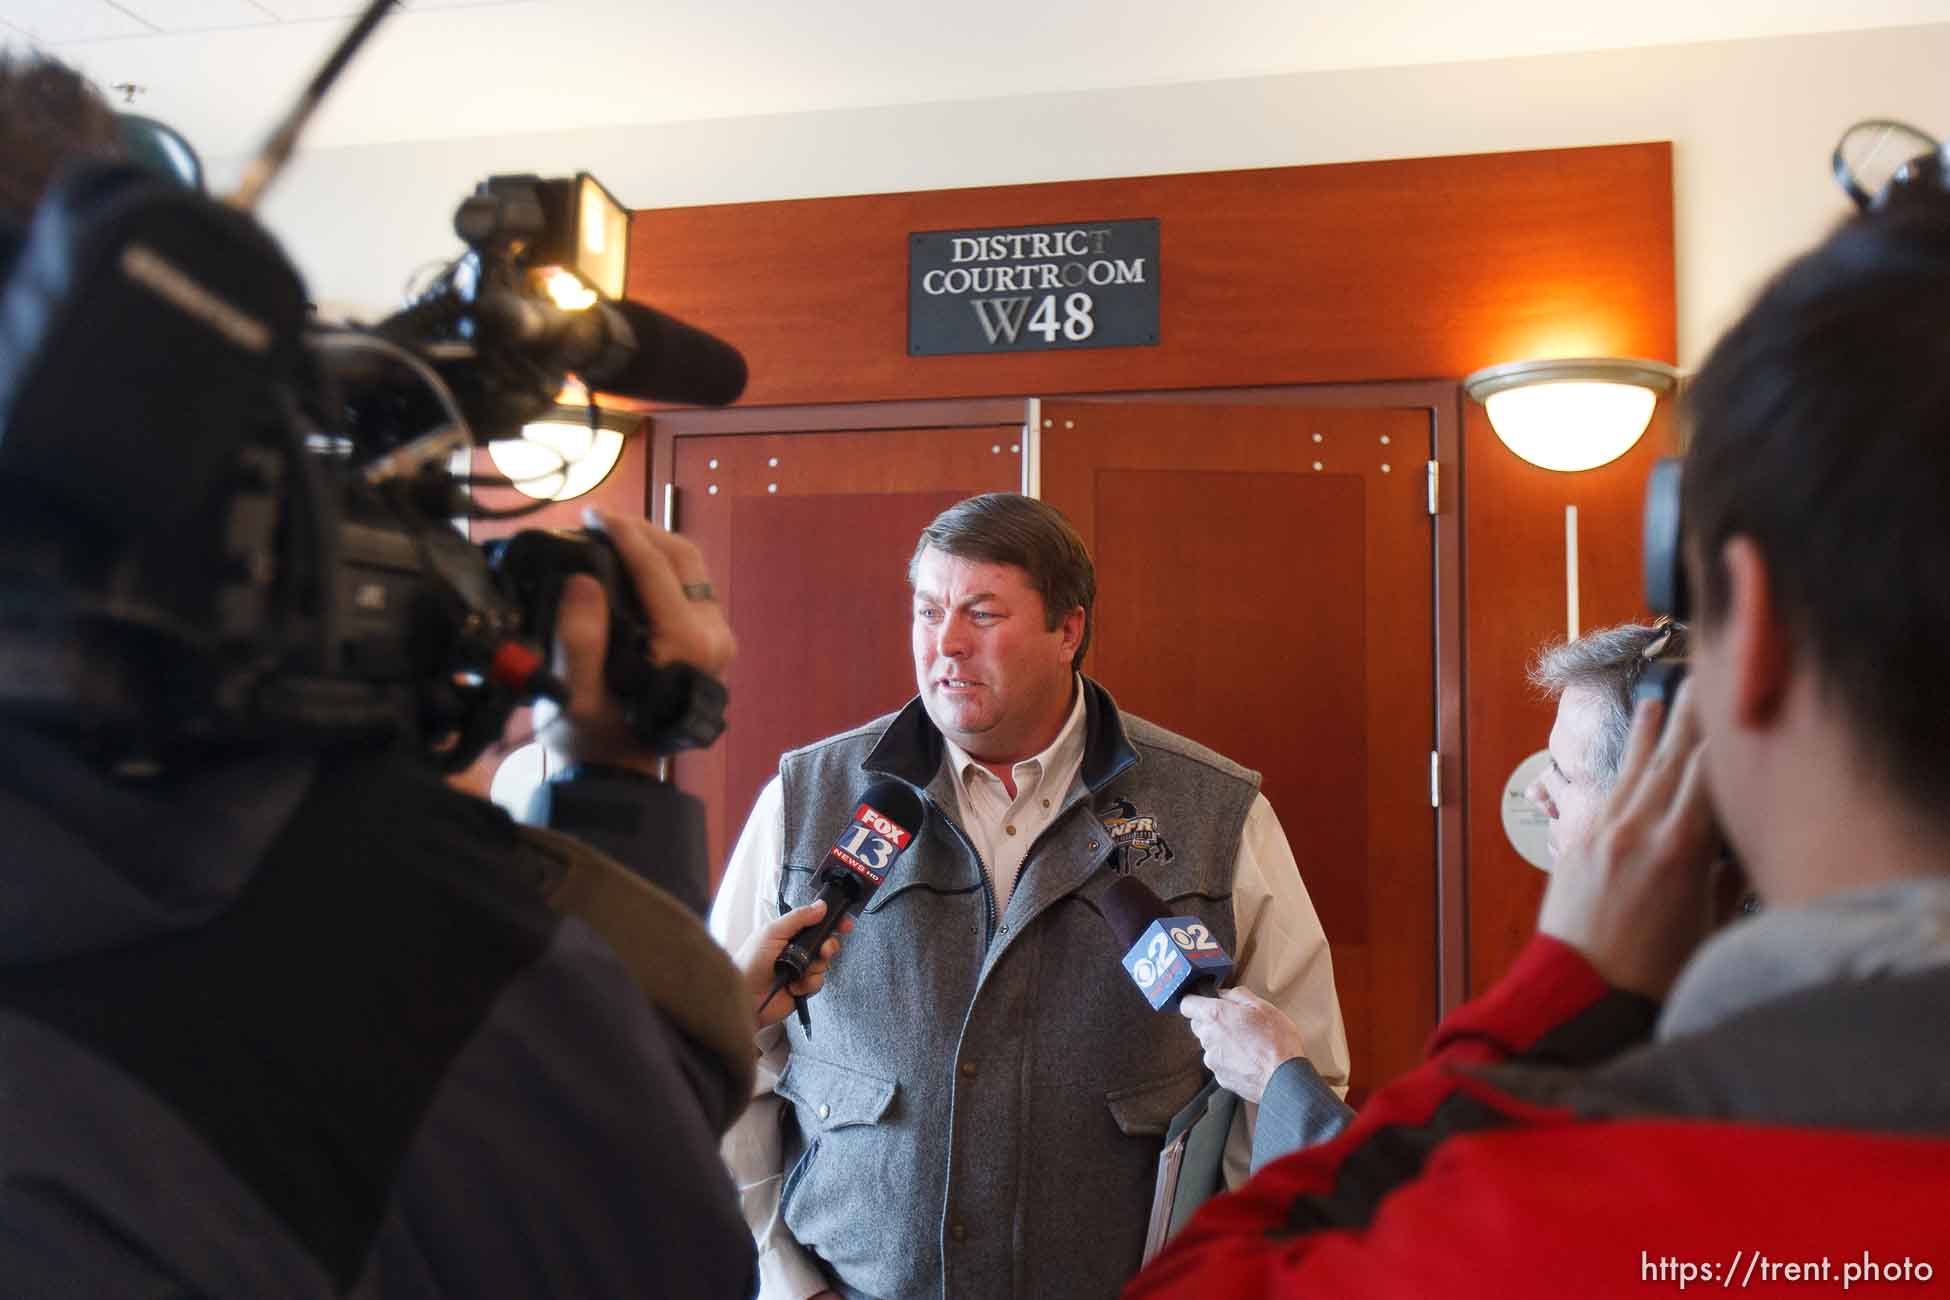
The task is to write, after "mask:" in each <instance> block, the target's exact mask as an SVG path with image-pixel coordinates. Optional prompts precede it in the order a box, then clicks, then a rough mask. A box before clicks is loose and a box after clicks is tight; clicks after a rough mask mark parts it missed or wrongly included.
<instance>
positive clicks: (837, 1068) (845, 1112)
mask: <svg viewBox="0 0 1950 1300" xmlns="http://www.w3.org/2000/svg"><path fill="white" fill-rule="evenodd" d="M778 1094H779V1096H781V1097H784V1098H785V1099H786V1100H787V1101H789V1102H791V1103H792V1104H793V1105H794V1106H795V1107H797V1109H798V1114H799V1127H800V1130H801V1131H802V1132H804V1133H805V1135H806V1137H807V1139H808V1140H809V1141H810V1140H811V1139H812V1138H814V1137H816V1136H817V1135H819V1134H821V1133H827V1132H830V1131H832V1130H833V1129H836V1128H845V1127H846V1126H847V1125H849V1124H877V1123H879V1122H880V1117H881V1116H882V1115H885V1114H886V1113H887V1108H888V1107H889V1106H891V1105H892V1104H893V1102H894V1081H893V1080H892V1079H883V1078H881V1077H880V1076H879V1075H874V1074H868V1073H867V1072H866V1071H864V1070H856V1069H854V1068H853V1067H852V1066H849V1065H836V1064H834V1063H833V1062H831V1061H822V1060H820V1059H819V1058H818V1057H816V1056H802V1055H799V1054H797V1053H795V1054H794V1055H793V1056H792V1058H791V1059H790V1060H788V1061H787V1062H786V1065H785V1072H784V1073H783V1074H781V1075H779V1082H778Z"/></svg>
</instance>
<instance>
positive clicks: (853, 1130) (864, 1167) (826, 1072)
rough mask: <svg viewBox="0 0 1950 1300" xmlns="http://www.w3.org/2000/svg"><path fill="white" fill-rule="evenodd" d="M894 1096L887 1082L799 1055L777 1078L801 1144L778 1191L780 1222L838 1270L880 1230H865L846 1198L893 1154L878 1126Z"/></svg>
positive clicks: (866, 1251)
mask: <svg viewBox="0 0 1950 1300" xmlns="http://www.w3.org/2000/svg"><path fill="white" fill-rule="evenodd" d="M896 1090H897V1088H896V1085H895V1083H894V1081H893V1080H892V1079H883V1078H881V1077H880V1076H878V1075H873V1074H868V1073H866V1072H865V1071H863V1070H856V1069H853V1068H852V1067H850V1066H845V1065H836V1064H834V1063H833V1062H831V1061H822V1060H820V1059H819V1058H818V1057H816V1056H804V1055H800V1054H798V1053H794V1054H793V1056H792V1057H791V1059H790V1060H788V1061H787V1062H786V1066H785V1070H784V1072H783V1073H781V1074H780V1075H779V1081H778V1083H777V1085H776V1091H777V1092H778V1094H779V1096H781V1097H783V1098H785V1099H786V1100H787V1101H789V1102H791V1103H792V1107H793V1114H794V1116H795V1117H796V1118H797V1120H798V1123H799V1132H800V1135H801V1137H802V1138H803V1139H804V1142H805V1146H804V1148H803V1149H802V1150H801V1151H800V1153H799V1159H798V1161H797V1162H796V1163H795V1164H794V1165H793V1166H792V1168H791V1169H790V1170H789V1171H788V1172H787V1173H786V1176H785V1182H784V1183H783V1184H782V1185H781V1186H780V1188H779V1216H780V1217H781V1218H782V1219H783V1220H784V1221H785V1225H786V1227H787V1228H788V1229H789V1230H790V1231H791V1233H792V1235H793V1236H794V1237H797V1238H798V1239H799V1241H800V1243H801V1244H803V1245H806V1246H810V1247H812V1248H814V1249H816V1250H817V1251H818V1252H819V1253H820V1254H821V1255H822V1256H824V1257H825V1258H826V1259H827V1260H828V1261H829V1262H832V1263H833V1264H835V1265H836V1266H839V1265H842V1264H844V1263H845V1262H847V1261H849V1260H853V1259H855V1257H862V1258H866V1257H871V1254H872V1247H873V1240H872V1238H873V1234H874V1232H875V1231H878V1226H875V1227H874V1228H872V1229H871V1230H870V1229H869V1228H868V1226H867V1225H865V1223H864V1222H863V1220H862V1219H861V1217H860V1216H859V1214H858V1213H857V1212H856V1211H857V1202H856V1200H855V1199H854V1197H853V1196H852V1194H851V1193H852V1192H854V1191H857V1189H858V1185H860V1184H861V1183H862V1181H863V1179H864V1180H866V1181H868V1182H872V1181H874V1179H873V1177H872V1175H870V1174H868V1173H867V1172H866V1171H868V1170H871V1169H873V1168H876V1167H878V1166H879V1165H881V1164H883V1163H885V1162H887V1161H889V1160H890V1159H893V1158H894V1156H895V1153H894V1152H893V1151H892V1150H891V1149H890V1147H889V1144H888V1140H887V1137H886V1135H885V1134H883V1133H881V1132H880V1131H879V1130H878V1129H877V1128H876V1126H877V1125H878V1124H879V1123H880V1122H881V1120H882V1119H883V1118H884V1117H885V1116H886V1114H887V1110H888V1108H889V1107H890V1106H892V1105H893V1104H894V1093H895V1092H896Z"/></svg>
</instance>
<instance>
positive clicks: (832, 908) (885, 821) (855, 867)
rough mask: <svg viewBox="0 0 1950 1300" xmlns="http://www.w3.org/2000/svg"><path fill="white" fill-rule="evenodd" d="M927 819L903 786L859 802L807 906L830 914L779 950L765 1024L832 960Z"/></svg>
mask: <svg viewBox="0 0 1950 1300" xmlns="http://www.w3.org/2000/svg"><path fill="white" fill-rule="evenodd" d="M924 815H925V812H924V810H923V808H922V806H921V797H920V796H919V795H917V794H915V793H914V791H913V790H912V789H911V788H909V787H908V786H905V785H903V784H901V783H900V782H899V781H890V780H880V781H875V782H874V783H873V784H872V785H870V786H868V787H867V788H866V790H865V791H864V792H863V793H862V794H861V795H860V797H859V799H858V800H856V801H855V802H854V806H853V818H852V820H851V821H850V822H848V824H847V826H846V829H844V830H842V831H841V832H840V835H839V838H838V839H837V840H835V841H834V842H833V847H832V848H830V849H828V850H827V851H826V861H825V862H823V863H821V864H820V867H819V870H818V871H817V872H816V873H815V874H814V876H813V886H814V888H816V889H817V890H818V891H819V893H818V897H817V898H815V899H814V900H813V904H809V905H808V906H809V907H810V906H812V905H817V904H824V906H825V910H824V911H823V912H821V913H819V914H818V919H817V920H814V921H813V922H812V923H811V924H809V925H806V926H805V927H804V928H802V929H800V930H799V932H798V933H796V934H794V935H793V936H792V937H791V938H790V939H789V940H788V941H787V942H786V944H785V946H784V947H783V948H781V949H780V950H779V954H778V957H777V958H776V960H775V961H774V963H773V967H772V970H773V974H774V975H775V976H776V979H775V980H774V982H773V984H772V987H771V991H770V992H769V993H767V994H766V998H765V1001H764V1002H762V1003H760V1004H759V1017H760V1019H761V1021H763V1019H764V1017H765V1014H766V1008H767V1007H768V1006H769V1005H770V1003H771V1001H772V999H773V998H774V997H776V996H777V994H778V992H779V990H780V989H783V988H793V987H794V986H795V985H796V984H797V983H799V982H802V981H804V980H806V979H807V977H808V975H809V973H810V972H811V971H812V968H813V966H814V965H815V963H817V962H819V960H820V958H821V957H822V956H823V955H824V956H830V954H829V953H827V950H826V946H827V943H828V941H829V939H830V938H831V936H832V935H833V933H834V931H836V930H839V929H840V928H841V925H842V923H843V922H845V921H846V920H847V919H848V917H849V916H850V915H851V914H852V913H854V912H857V911H858V910H859V909H860V908H861V907H862V906H863V905H864V904H865V903H866V901H867V899H869V898H871V897H872V896H873V892H874V891H875V890H876V889H879V888H880V884H881V882H882V881H884V880H885V879H887V873H888V872H889V871H891V870H892V869H893V866H894V862H895V860H896V859H897V858H899V857H900V855H901V854H902V853H904V852H905V851H906V850H907V846H908V845H910V844H912V843H913V842H914V837H915V835H916V834H918V833H919V832H920V829H921V821H922V818H923V816H924ZM799 910H800V911H806V910H807V909H805V908H802V909H799ZM783 919H784V918H781V921H783ZM835 951H837V950H835ZM823 969H824V968H823V967H822V968H821V970H822V972H823ZM814 987H815V988H817V985H815V986H814ZM794 1003H795V1005H796V1006H797V1008H798V1011H799V1024H800V1026H801V1027H802V1028H804V1029H805V1030H806V1031H807V1032H808V1033H810V1032H811V1031H812V1022H811V1018H810V1017H809V1016H808V1015H807V1014H806V1002H805V996H804V995H800V994H797V993H796V992H795V996H794Z"/></svg>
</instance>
